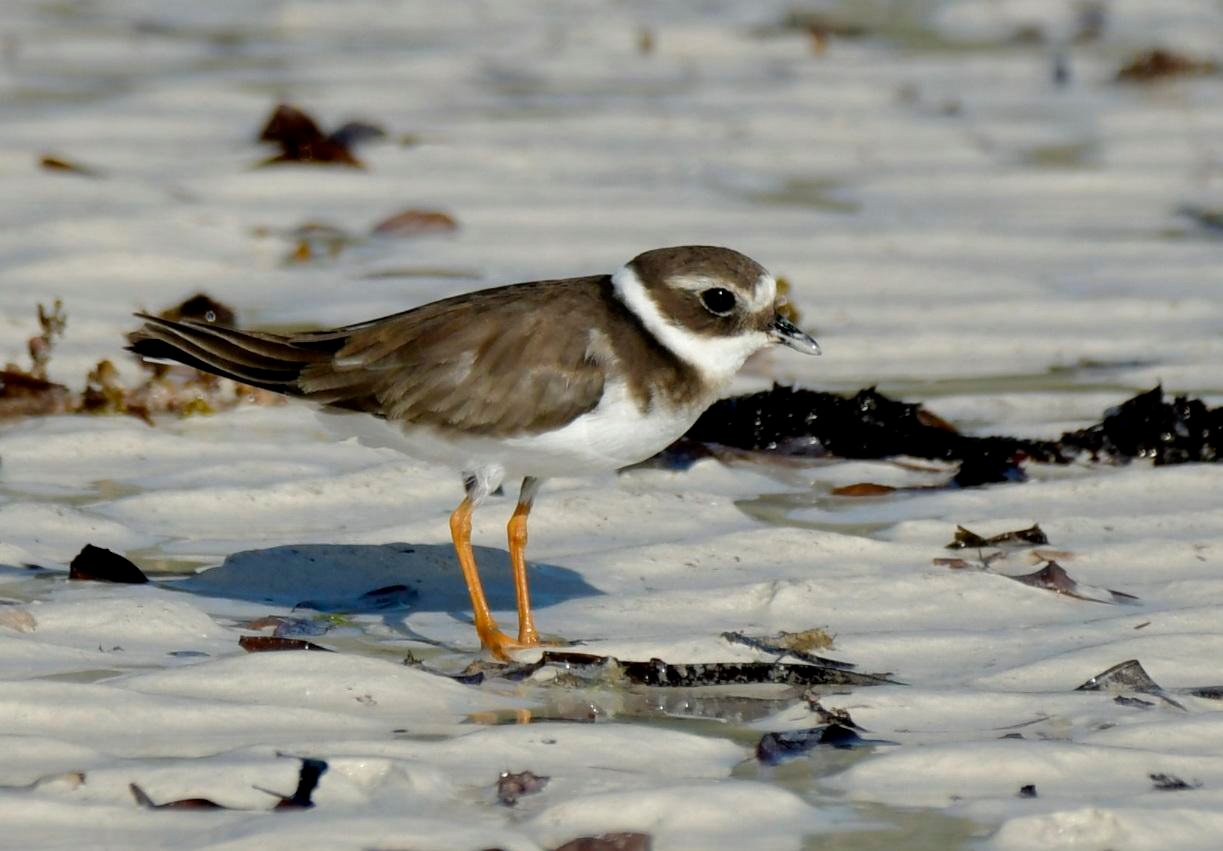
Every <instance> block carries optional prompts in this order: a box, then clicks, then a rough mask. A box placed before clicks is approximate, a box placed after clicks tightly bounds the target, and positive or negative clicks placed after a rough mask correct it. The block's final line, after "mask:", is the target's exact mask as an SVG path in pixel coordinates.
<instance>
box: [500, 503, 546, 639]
mask: <svg viewBox="0 0 1223 851" xmlns="http://www.w3.org/2000/svg"><path fill="white" fill-rule="evenodd" d="M530 511H531V506H530V504H527V505H523V504H522V503H521V502H520V503H518V505H516V506H515V507H514V515H513V516H512V517H510V522H509V525H508V526H507V527H506V532H507V533H508V536H509V539H510V564H511V565H512V566H513V568H514V594H515V596H516V597H517V598H518V641H519V642H520V643H522V644H524V645H526V646H527V647H534V646H535V645H537V644H539V632H537V631H536V629H535V618H534V617H533V616H532V615H531V596H530V592H529V591H528V590H527V561H526V550H527V514H529V513H530Z"/></svg>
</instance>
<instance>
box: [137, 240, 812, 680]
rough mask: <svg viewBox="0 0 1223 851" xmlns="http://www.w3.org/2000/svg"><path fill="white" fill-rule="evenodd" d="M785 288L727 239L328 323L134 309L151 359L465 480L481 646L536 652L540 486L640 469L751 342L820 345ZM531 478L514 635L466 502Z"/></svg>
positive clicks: (707, 398) (464, 524)
mask: <svg viewBox="0 0 1223 851" xmlns="http://www.w3.org/2000/svg"><path fill="white" fill-rule="evenodd" d="M779 307H780V302H779V300H778V296H777V281H776V278H774V276H773V275H772V274H770V273H769V272H768V271H767V270H766V269H765V268H764V267H763V266H761V265H760V264H759V263H757V262H756V261H755V260H752V259H751V258H750V257H747V256H746V255H744V254H740V253H739V252H737V251H734V250H732V249H729V248H723V247H718V246H703V245H686V246H675V247H669V248H657V249H653V250H650V251H646V252H644V253H642V254H639V255H638V256H637V257H635V258H633V259H632V260H630V261H629V262H628V263H626V264H624V265H623V266H621V267H620V268H619V269H617V270H616V271H615V272H613V273H611V274H603V275H590V276H585V277H576V278H564V279H555V280H543V281H531V282H526V283H517V284H509V285H505V286H499V287H494V288H492V289H484V290H478V291H474V292H467V293H463V294H460V295H455V296H452V297H450V298H444V299H442V300H440V301H435V302H431V303H428V304H425V305H422V306H419V307H414V308H412V309H410V310H406V311H403V312H401V313H395V314H393V315H390V316H384V317H381V318H378V319H372V320H369V321H367V322H359V323H357V324H355V325H346V326H343V327H340V328H334V329H331V330H319V331H305V332H299V333H292V334H273V333H267V332H261V331H252V330H238V329H236V328H232V327H226V326H222V325H218V324H216V323H209V322H205V321H200V320H195V319H183V320H171V319H166V318H162V317H158V316H153V315H149V314H147V313H137V314H136V316H137V317H139V318H140V319H143V320H144V325H143V326H142V327H141V328H140V329H139V330H137V331H135V332H133V333H131V334H129V335H128V347H127V348H128V349H129V350H130V351H132V352H135V353H136V354H137V355H139V356H141V357H142V358H145V359H148V360H154V361H160V362H166V361H171V362H177V363H180V364H185V365H187V366H191V367H195V368H197V369H200V370H203V371H205V372H209V373H212V374H214V375H218V376H222V377H225V378H230V379H233V380H234V381H237V382H240V383H242V384H246V385H250V386H253V387H259V388H263V389H266V390H271V391H274V392H277V393H281V394H284V395H286V396H290V397H295V398H299V399H302V400H305V401H307V402H310V403H313V404H314V405H315V406H317V409H318V410H319V411H320V413H322V414H324V415H326V419H327V420H328V421H329V424H330V425H331V426H332V428H333V430H334V431H337V432H339V433H341V434H355V435H357V436H358V437H359V439H361V440H362V441H363V442H366V443H371V444H373V445H378V446H390V447H392V448H395V449H398V450H399V451H401V452H403V453H405V454H407V455H409V456H412V457H415V458H418V459H421V460H424V461H429V462H437V463H439V464H441V465H445V466H447V467H449V468H450V469H451V470H453V471H455V472H457V473H459V474H460V475H461V479H462V482H463V488H464V495H463V498H462V500H461V501H460V502H459V504H458V506H457V507H456V508H455V509H454V511H453V512H452V513H451V515H450V535H451V539H452V541H453V544H454V549H455V553H456V556H457V559H458V563H459V568H460V570H461V571H462V575H463V579H464V582H465V583H466V586H467V590H468V592H469V595H470V597H471V606H472V614H473V619H474V621H475V628H476V633H477V636H478V637H479V640H480V645H481V648H482V649H483V650H484V651H487V652H488V653H490V654H491V655H492V656H494V657H496V658H498V659H502V660H506V659H510V658H512V657H511V656H510V654H511V653H512V652H514V651H517V650H520V649H523V648H531V647H537V646H539V645H540V644H541V639H540V634H539V631H538V629H537V628H536V626H535V620H534V615H533V612H532V610H531V603H530V595H529V589H528V582H527V569H526V545H527V518H528V515H529V514H530V512H531V508H532V506H533V504H534V502H535V497H536V495H537V494H538V492H539V489H540V485H541V483H542V482H543V481H544V480H545V479H547V478H549V477H555V476H581V475H591V474H597V473H603V472H610V471H614V470H619V469H622V468H624V467H627V466H630V465H633V464H636V463H639V462H641V461H644V460H645V459H647V458H649V457H651V456H653V455H655V454H656V453H658V452H659V451H661V450H662V449H664V448H666V447H667V446H668V445H670V444H671V443H672V442H674V441H675V440H676V439H678V438H679V437H681V436H682V435H683V434H684V433H685V432H686V431H687V430H688V429H689V428H690V427H691V426H692V424H693V423H694V422H695V421H696V420H697V418H698V417H699V416H700V415H701V414H702V413H703V412H704V411H705V409H706V408H708V407H709V406H710V405H711V404H712V403H713V402H715V401H716V400H717V399H718V398H719V397H720V396H721V395H722V394H723V393H724V392H725V391H726V389H727V387H728V385H729V384H730V382H731V379H732V378H734V376H735V374H736V373H737V372H738V371H739V368H740V367H741V366H742V365H743V363H744V361H746V360H747V358H748V357H749V356H750V355H752V354H754V353H755V352H757V351H759V350H761V349H764V348H768V347H771V346H777V345H781V346H787V347H789V348H791V349H794V350H797V351H799V352H802V353H805V354H809V355H818V354H820V348H819V344H818V343H817V342H816V340H815V339H814V338H813V337H811V336H810V335H809V334H807V333H806V332H804V331H802V330H800V329H799V328H798V327H797V326H795V325H794V324H793V323H792V322H790V321H789V320H788V319H786V318H785V317H784V316H783V315H782V314H781V313H779V312H778V308H779ZM506 479H510V480H521V486H520V489H519V493H518V501H517V504H516V505H515V507H514V510H513V513H512V514H511V517H510V520H509V523H508V524H507V527H506V532H507V543H508V549H509V555H510V564H511V569H512V572H513V579H514V590H515V597H516V603H517V613H518V633H517V637H516V638H515V637H512V636H510V635H508V634H506V633H505V632H503V631H502V630H501V628H500V627H499V626H498V624H497V621H496V620H495V619H494V617H493V614H492V612H491V611H490V609H489V606H488V601H487V599H486V597H485V595H484V589H483V585H482V584H481V581H480V576H479V573H478V570H477V566H476V561H475V556H474V554H473V552H472V548H471V518H472V512H473V511H474V510H475V509H476V507H477V506H479V505H480V504H481V502H483V501H484V499H485V498H486V497H487V496H488V495H489V494H491V493H493V492H495V491H496V490H497V489H498V488H499V487H500V486H501V483H502V482H503V481H504V480H506Z"/></svg>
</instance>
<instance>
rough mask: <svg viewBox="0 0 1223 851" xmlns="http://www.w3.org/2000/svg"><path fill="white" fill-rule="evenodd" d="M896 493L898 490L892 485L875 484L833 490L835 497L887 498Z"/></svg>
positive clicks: (855, 485) (859, 483)
mask: <svg viewBox="0 0 1223 851" xmlns="http://www.w3.org/2000/svg"><path fill="white" fill-rule="evenodd" d="M895 492H896V488H894V487H892V486H891V485H880V484H876V483H874V482H858V483H857V484H853V485H842V486H841V487H839V488H833V489H832V494H833V495H834V496H885V495H887V494H890V493H895Z"/></svg>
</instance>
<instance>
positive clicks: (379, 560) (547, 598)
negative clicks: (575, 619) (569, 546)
mask: <svg viewBox="0 0 1223 851" xmlns="http://www.w3.org/2000/svg"><path fill="white" fill-rule="evenodd" d="M474 550H475V556H476V563H477V564H478V565H479V567H480V578H481V580H482V581H483V584H484V591H485V594H486V596H487V597H488V603H489V606H490V607H492V609H494V610H508V611H512V610H513V609H514V607H515V597H514V583H513V578H512V575H511V571H510V559H509V553H507V552H506V551H505V550H500V549H493V548H491V547H475V548H474ZM527 573H528V576H529V578H530V583H531V604H532V606H533V607H535V608H539V607H544V606H549V605H553V604H555V603H561V602H564V601H565V600H571V599H574V598H577V597H590V596H595V595H599V594H602V593H603V592H602V591H600V590H599V589H597V588H595V587H594V586H593V585H590V584H588V583H587V582H586V580H584V579H583V578H582V577H581V575H579V574H578V573H577V572H575V571H573V570H570V569H569V568H567V567H559V566H557V565H550V564H540V563H537V562H531V563H529V564H528V566H527ZM175 588H176V589H177V590H181V591H186V592H189V593H193V594H200V595H202V596H207V597H217V598H224V599H231V600H243V601H247V602H253V603H267V604H269V605H272V606H284V607H288V608H302V609H307V610H315V611H322V612H343V613H345V614H361V613H380V614H384V615H385V616H386V618H385V620H386V623H387V625H389V626H393V627H395V628H397V629H400V630H402V629H403V627H402V623H403V616H404V614H406V613H411V612H414V611H432V612H447V613H450V614H452V615H453V616H454V617H456V618H459V619H462V620H467V619H469V618H470V612H471V598H470V597H469V596H468V594H467V586H466V585H464V584H463V575H462V573H461V572H460V571H459V565H458V562H457V560H456V558H455V554H454V549H453V548H451V547H450V546H446V545H440V544H403V543H396V544H377V545H371V544H289V545H286V546H280V547H270V548H268V549H262V550H244V551H242V552H237V553H233V554H232V555H230V556H228V557H226V559H225V561H224V562H223V563H222V564H221V565H219V566H218V567H214V568H212V569H211V570H207V571H205V572H203V573H200V574H197V575H196V576H192V577H191V578H189V579H186V580H184V581H182V582H177V583H175Z"/></svg>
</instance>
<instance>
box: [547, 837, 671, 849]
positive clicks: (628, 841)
mask: <svg viewBox="0 0 1223 851" xmlns="http://www.w3.org/2000/svg"><path fill="white" fill-rule="evenodd" d="M653 847H654V840H653V839H652V838H651V837H650V835H649V834H646V833H600V834H599V835H598V836H581V837H578V838H577V839H571V840H569V841H568V842H566V843H565V844H564V845H558V846H557V847H556V848H555V849H553V851H650V849H651V848H653Z"/></svg>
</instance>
